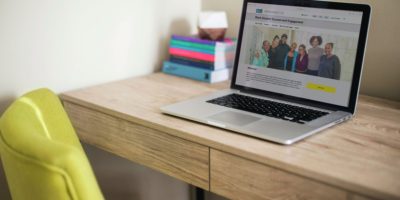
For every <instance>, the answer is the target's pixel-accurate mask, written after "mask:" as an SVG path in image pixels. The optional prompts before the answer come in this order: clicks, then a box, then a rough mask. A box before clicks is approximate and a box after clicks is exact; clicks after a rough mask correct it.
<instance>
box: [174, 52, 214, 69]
mask: <svg viewBox="0 0 400 200" xmlns="http://www.w3.org/2000/svg"><path fill="white" fill-rule="evenodd" d="M169 61H171V62H173V63H177V64H181V65H189V66H192V67H197V68H202V69H208V70H216V69H215V66H214V63H211V62H205V61H198V60H194V59H189V58H184V57H178V56H172V55H171V56H170V57H169Z"/></svg>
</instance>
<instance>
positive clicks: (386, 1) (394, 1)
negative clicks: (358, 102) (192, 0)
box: [202, 0, 400, 101]
mask: <svg viewBox="0 0 400 200" xmlns="http://www.w3.org/2000/svg"><path fill="white" fill-rule="evenodd" d="M336 1H344V2H356V3H368V4H370V5H371V7H372V9H373V15H372V21H371V31H370V35H369V41H368V48H367V55H366V59H365V69H364V76H363V82H362V85H361V92H362V93H364V94H367V95H371V96H378V97H382V98H388V99H393V100H397V101H400V90H399V88H398V87H399V85H400V78H399V77H400V63H399V61H398V58H397V52H398V46H399V44H400V37H399V35H400V23H398V19H400V12H399V8H400V1H399V0H379V1H377V0H336ZM242 4H243V1H242V0H217V1H216V0H202V9H203V10H225V11H227V13H228V18H229V20H230V21H229V26H230V28H229V30H228V35H229V36H231V37H232V36H233V37H237V34H238V29H239V21H240V17H241V16H240V13H241V9H242Z"/></svg>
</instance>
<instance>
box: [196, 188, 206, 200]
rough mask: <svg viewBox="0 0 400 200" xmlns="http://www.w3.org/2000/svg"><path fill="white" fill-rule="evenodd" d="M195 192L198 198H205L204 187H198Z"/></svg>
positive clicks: (199, 199) (198, 199) (197, 199)
mask: <svg viewBox="0 0 400 200" xmlns="http://www.w3.org/2000/svg"><path fill="white" fill-rule="evenodd" d="M195 192H196V200H205V195H204V190H203V189H201V188H198V187H196V188H195Z"/></svg>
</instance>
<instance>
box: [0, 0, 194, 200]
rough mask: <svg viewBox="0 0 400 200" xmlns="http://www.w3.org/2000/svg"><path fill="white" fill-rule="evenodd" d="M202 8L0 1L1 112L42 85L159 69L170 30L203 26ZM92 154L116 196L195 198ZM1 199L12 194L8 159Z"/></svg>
mask: <svg viewBox="0 0 400 200" xmlns="http://www.w3.org/2000/svg"><path fill="white" fill-rule="evenodd" d="M200 9H201V0H184V1H182V0H168V1H160V0H145V1H143V0H0V115H1V113H2V112H3V110H4V109H5V107H7V106H8V105H9V103H10V102H11V101H12V100H14V99H15V98H16V97H17V96H20V95H21V94H23V93H25V92H27V91H29V90H32V89H35V88H39V87H48V88H51V89H52V90H54V91H55V92H57V93H59V92H63V91H66V90H71V89H77V88H82V87H86V86H90V85H96V84H99V83H105V82H109V81H113V80H119V79H124V78H128V77H133V76H139V75H144V74H149V73H152V72H154V71H155V70H157V69H159V68H160V66H161V61H162V60H163V59H165V58H166V56H167V41H168V38H169V35H170V34H171V33H177V34H190V33H193V32H194V31H196V21H197V13H198V12H199V11H200ZM87 153H88V156H89V158H90V159H91V160H92V161H93V162H94V163H95V164H96V166H95V171H96V172H99V173H98V178H99V181H100V184H101V185H106V186H107V187H106V188H103V189H104V190H105V191H104V192H105V193H107V194H109V195H114V196H115V195H116V196H118V195H123V196H122V197H121V198H122V199H146V200H149V199H150V200H151V199H154V200H155V199H162V198H164V196H165V195H167V196H168V197H171V198H173V199H182V200H185V199H187V198H188V185H186V184H184V183H183V182H179V181H177V180H174V179H172V178H168V177H167V176H165V175H162V174H160V173H154V172H152V170H149V169H146V168H143V167H138V166H137V165H136V166H135V164H129V162H126V161H123V160H122V159H117V158H114V159H112V158H110V156H108V157H107V156H104V152H100V151H96V150H91V151H88V152H87ZM102 180H105V182H104V181H102ZM129 195H132V196H129ZM0 199H4V200H5V199H9V194H8V191H7V187H6V183H5V180H4V174H3V172H2V168H1V164H0Z"/></svg>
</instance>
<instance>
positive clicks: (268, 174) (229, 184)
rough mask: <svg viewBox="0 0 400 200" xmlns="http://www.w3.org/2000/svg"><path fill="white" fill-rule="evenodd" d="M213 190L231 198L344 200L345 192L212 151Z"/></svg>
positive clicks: (211, 175)
mask: <svg viewBox="0 0 400 200" xmlns="http://www.w3.org/2000/svg"><path fill="white" fill-rule="evenodd" d="M210 153H211V154H210V157H211V160H210V161H211V173H210V179H211V182H210V191H211V192H214V193H217V194H219V195H222V196H225V197H228V198H231V199H241V200H242V199H243V200H245V199H324V200H328V199H332V200H341V199H343V200H345V199H347V193H346V192H345V191H342V190H339V189H336V188H333V187H330V186H327V185H324V184H322V183H319V182H316V181H313V180H310V179H307V178H304V177H301V176H297V175H294V174H291V173H289V172H285V171H282V170H279V169H276V168H272V167H269V166H266V165H263V164H260V163H256V162H253V161H250V160H247V159H244V158H240V157H237V156H234V155H231V154H227V153H224V152H221V151H218V150H214V149H211V152H210Z"/></svg>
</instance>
